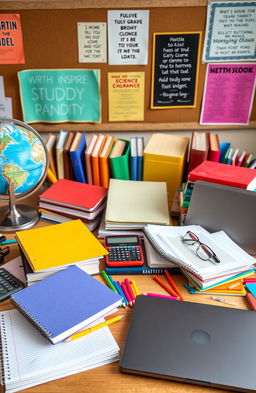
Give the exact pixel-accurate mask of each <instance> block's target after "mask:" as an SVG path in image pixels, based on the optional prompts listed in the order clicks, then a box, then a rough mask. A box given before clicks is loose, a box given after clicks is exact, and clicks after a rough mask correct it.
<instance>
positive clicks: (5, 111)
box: [0, 97, 13, 119]
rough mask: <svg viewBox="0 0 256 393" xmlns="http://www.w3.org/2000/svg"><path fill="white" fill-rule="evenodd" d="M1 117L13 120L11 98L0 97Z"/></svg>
mask: <svg viewBox="0 0 256 393" xmlns="http://www.w3.org/2000/svg"><path fill="white" fill-rule="evenodd" d="M0 117H1V118H6V119H12V118H13V115H12V99H11V98H10V97H0Z"/></svg>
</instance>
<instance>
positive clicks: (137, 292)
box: [131, 280, 140, 296]
mask: <svg viewBox="0 0 256 393" xmlns="http://www.w3.org/2000/svg"><path fill="white" fill-rule="evenodd" d="M131 287H132V289H134V291H135V296H138V295H139V294H140V291H139V290H138V287H137V284H136V282H135V280H131Z"/></svg>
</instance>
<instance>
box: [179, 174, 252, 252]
mask: <svg viewBox="0 0 256 393" xmlns="http://www.w3.org/2000/svg"><path fill="white" fill-rule="evenodd" d="M252 170H253V169H252ZM255 223H256V192H254V191H248V190H244V189H241V188H235V187H229V186H224V185H221V184H215V183H208V182H204V181H202V180H198V181H196V182H195V183H194V188H193V191H192V195H191V200H190V203H189V208H188V212H187V217H186V220H185V225H191V224H199V225H201V226H202V227H204V228H205V229H207V230H208V231H209V232H216V231H219V230H223V231H225V232H226V233H227V234H228V236H229V237H231V239H232V240H234V241H235V242H236V243H237V244H238V245H239V246H240V247H242V248H243V249H245V250H246V251H247V252H249V253H251V254H256V232H255Z"/></svg>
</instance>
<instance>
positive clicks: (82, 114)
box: [18, 69, 101, 123]
mask: <svg viewBox="0 0 256 393" xmlns="http://www.w3.org/2000/svg"><path fill="white" fill-rule="evenodd" d="M18 79H19V84H20V95H21V103H22V111H23V119H24V121H25V122H27V123H35V122H47V123H51V122H53V123H57V122H80V123H81V122H100V121H101V103H100V87H99V86H100V70H83V69H54V70H45V69H44V70H25V71H20V72H18Z"/></svg>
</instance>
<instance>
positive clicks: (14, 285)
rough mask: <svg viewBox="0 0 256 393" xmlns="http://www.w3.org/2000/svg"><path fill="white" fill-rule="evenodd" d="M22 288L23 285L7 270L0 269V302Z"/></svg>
mask: <svg viewBox="0 0 256 393" xmlns="http://www.w3.org/2000/svg"><path fill="white" fill-rule="evenodd" d="M22 288H23V284H22V283H21V282H20V281H19V280H18V279H17V278H16V277H15V276H13V275H12V274H11V273H9V272H8V271H7V270H5V269H3V268H0V301H2V300H5V299H7V298H8V297H9V296H10V295H12V294H13V293H15V292H17V291H19V290H20V289H22Z"/></svg>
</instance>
